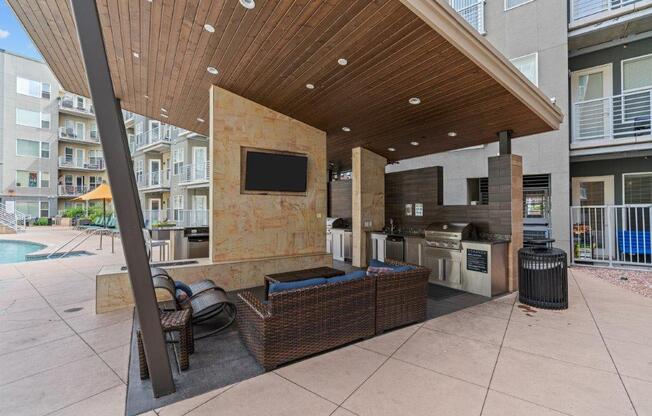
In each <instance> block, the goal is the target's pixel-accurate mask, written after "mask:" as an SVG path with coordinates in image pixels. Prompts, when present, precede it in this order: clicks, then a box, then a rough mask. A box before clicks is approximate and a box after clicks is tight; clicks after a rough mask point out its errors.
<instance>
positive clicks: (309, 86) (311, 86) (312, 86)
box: [306, 84, 315, 90]
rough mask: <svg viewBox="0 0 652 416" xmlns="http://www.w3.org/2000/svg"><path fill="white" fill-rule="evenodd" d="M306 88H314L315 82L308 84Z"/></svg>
mask: <svg viewBox="0 0 652 416" xmlns="http://www.w3.org/2000/svg"><path fill="white" fill-rule="evenodd" d="M306 88H308V89H309V90H314V89H315V85H314V84H306Z"/></svg>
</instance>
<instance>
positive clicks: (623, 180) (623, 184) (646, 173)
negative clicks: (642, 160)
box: [620, 172, 652, 205]
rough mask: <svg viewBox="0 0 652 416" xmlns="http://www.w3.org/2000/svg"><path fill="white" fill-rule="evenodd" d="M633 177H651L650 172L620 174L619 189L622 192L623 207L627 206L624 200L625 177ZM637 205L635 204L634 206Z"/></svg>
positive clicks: (651, 173)
mask: <svg viewBox="0 0 652 416" xmlns="http://www.w3.org/2000/svg"><path fill="white" fill-rule="evenodd" d="M635 175H652V172H627V173H623V174H622V187H621V188H620V189H621V190H622V193H623V194H622V201H623V204H624V205H627V204H628V203H627V201H626V200H625V179H626V178H625V177H626V176H635ZM634 205H637V204H634Z"/></svg>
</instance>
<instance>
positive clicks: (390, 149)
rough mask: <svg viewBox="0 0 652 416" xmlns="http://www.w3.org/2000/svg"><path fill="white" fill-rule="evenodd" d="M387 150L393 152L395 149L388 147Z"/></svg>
mask: <svg viewBox="0 0 652 416" xmlns="http://www.w3.org/2000/svg"><path fill="white" fill-rule="evenodd" d="M387 150H389V151H390V152H395V151H396V149H394V148H393V147H388V148H387Z"/></svg>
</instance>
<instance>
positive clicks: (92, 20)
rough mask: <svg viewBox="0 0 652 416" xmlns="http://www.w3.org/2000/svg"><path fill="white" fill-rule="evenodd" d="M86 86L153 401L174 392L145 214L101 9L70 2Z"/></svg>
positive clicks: (89, 0)
mask: <svg viewBox="0 0 652 416" xmlns="http://www.w3.org/2000/svg"><path fill="white" fill-rule="evenodd" d="M70 1H71V5H72V9H73V13H74V16H75V21H76V25H77V33H78V35H79V41H80V44H81V53H82V57H83V60H84V64H85V66H86V75H87V76H88V84H89V87H90V91H91V96H92V99H93V104H94V106H95V116H96V119H97V128H98V129H99V133H100V137H102V149H103V151H104V158H105V160H106V169H107V171H108V174H109V180H110V181H111V184H112V185H113V186H112V190H113V203H114V207H115V211H116V214H117V217H118V218H119V219H120V234H121V237H122V238H121V241H122V247H123V249H124V255H125V259H126V261H127V268H128V270H129V279H130V280H131V287H132V290H133V294H134V301H135V304H136V313H137V314H138V319H139V321H140V328H141V333H142V336H143V344H144V347H145V355H146V356H147V364H148V367H149V373H150V377H151V380H152V388H153V390H154V396H156V397H160V396H164V395H166V394H170V393H174V391H175V389H174V380H173V379H172V369H171V367H170V361H169V359H168V352H167V347H166V343H165V338H164V336H163V330H162V329H161V321H160V318H159V311H158V306H157V304H156V296H155V294H154V285H153V284H152V275H151V271H150V268H149V259H148V258H147V253H146V250H145V239H144V237H143V233H142V228H143V224H144V222H143V214H142V211H141V207H140V200H139V199H138V188H137V187H136V181H135V177H134V172H133V166H132V163H131V155H130V152H129V145H128V142H127V132H126V129H125V125H124V120H123V118H122V110H121V108H120V102H119V101H118V99H117V98H116V96H115V93H114V90H113V82H112V80H111V74H110V72H109V62H108V60H107V57H106V50H105V49H104V39H103V37H102V29H101V27H100V19H99V14H98V11H97V5H96V3H95V1H94V0H70Z"/></svg>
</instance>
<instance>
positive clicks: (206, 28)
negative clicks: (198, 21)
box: [204, 23, 215, 33]
mask: <svg viewBox="0 0 652 416" xmlns="http://www.w3.org/2000/svg"><path fill="white" fill-rule="evenodd" d="M204 30H205V31H207V32H208V33H213V32H215V28H214V27H213V26H212V25H209V24H208V23H206V24H205V25H204Z"/></svg>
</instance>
